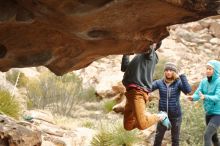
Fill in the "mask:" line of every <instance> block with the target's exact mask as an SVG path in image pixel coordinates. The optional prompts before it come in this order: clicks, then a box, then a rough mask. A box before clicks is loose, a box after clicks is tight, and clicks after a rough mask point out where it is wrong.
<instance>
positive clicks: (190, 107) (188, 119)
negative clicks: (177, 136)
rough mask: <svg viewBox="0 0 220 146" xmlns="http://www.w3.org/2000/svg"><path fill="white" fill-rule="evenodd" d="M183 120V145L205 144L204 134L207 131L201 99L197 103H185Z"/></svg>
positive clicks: (197, 145)
mask: <svg viewBox="0 0 220 146" xmlns="http://www.w3.org/2000/svg"><path fill="white" fill-rule="evenodd" d="M182 110H183V113H184V114H183V121H182V127H181V143H182V145H193V146H201V145H203V135H204V132H205V119H204V117H205V113H204V109H203V104H202V102H201V101H199V102H197V103H192V104H188V103H183V102H182Z"/></svg>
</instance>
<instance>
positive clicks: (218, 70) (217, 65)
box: [207, 60, 220, 81]
mask: <svg viewBox="0 0 220 146" xmlns="http://www.w3.org/2000/svg"><path fill="white" fill-rule="evenodd" d="M207 65H209V66H211V67H212V68H213V69H214V73H213V75H212V80H213V81H214V80H216V79H218V78H219V75H220V62H219V61H217V60H210V61H209V62H208V63H207Z"/></svg>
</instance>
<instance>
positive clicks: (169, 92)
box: [152, 62, 191, 146]
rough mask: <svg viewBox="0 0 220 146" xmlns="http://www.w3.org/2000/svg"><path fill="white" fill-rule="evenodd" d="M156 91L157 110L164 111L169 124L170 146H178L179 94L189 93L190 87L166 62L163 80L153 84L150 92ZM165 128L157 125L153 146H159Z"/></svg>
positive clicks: (174, 68)
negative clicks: (158, 96) (158, 97)
mask: <svg viewBox="0 0 220 146" xmlns="http://www.w3.org/2000/svg"><path fill="white" fill-rule="evenodd" d="M156 89H158V90H159V94H160V100H159V110H160V111H165V112H167V114H168V117H169V119H170V122H171V126H172V127H171V138H172V146H179V136H180V127H181V122H182V112H181V106H180V93H181V91H182V92H183V93H184V94H188V93H190V92H191V87H190V85H189V83H188V80H187V78H186V76H185V75H184V74H181V75H178V71H177V67H176V65H175V64H173V63H171V62H167V63H166V64H165V67H164V78H163V79H160V80H156V81H154V82H153V86H152V91H154V90H156ZM166 130H167V128H166V127H164V126H163V125H162V124H160V123H158V124H157V130H156V136H155V140H154V146H161V143H162V140H163V137H164V134H165V132H166Z"/></svg>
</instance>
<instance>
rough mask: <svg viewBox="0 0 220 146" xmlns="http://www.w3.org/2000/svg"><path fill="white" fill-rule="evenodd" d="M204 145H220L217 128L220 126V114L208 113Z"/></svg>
mask: <svg viewBox="0 0 220 146" xmlns="http://www.w3.org/2000/svg"><path fill="white" fill-rule="evenodd" d="M206 125H207V127H206V130H205V134H204V146H212V143H213V145H214V146H220V143H219V139H218V134H217V130H218V127H219V126H220V115H206Z"/></svg>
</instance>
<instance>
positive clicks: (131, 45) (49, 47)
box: [0, 0, 220, 75]
mask: <svg viewBox="0 0 220 146" xmlns="http://www.w3.org/2000/svg"><path fill="white" fill-rule="evenodd" d="M219 5H220V4H219V3H218V1H217V0H63V1H60V0H53V1H51V0H0V71H7V70H9V69H10V68H15V67H31V66H40V65H43V66H46V67H48V68H49V69H50V70H51V71H52V72H54V73H55V74H57V75H63V74H64V73H67V72H69V71H72V70H77V69H80V68H83V67H86V66H88V65H89V64H90V63H92V62H93V61H94V60H96V59H99V58H101V57H104V56H107V55H110V54H124V53H133V52H143V51H144V50H146V49H147V46H149V44H151V43H152V42H158V41H160V40H162V39H163V38H165V37H167V36H168V35H169V33H168V31H167V26H170V25H173V24H178V23H186V22H191V21H196V20H199V19H202V18H205V17H208V16H213V15H217V11H218V9H219Z"/></svg>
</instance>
